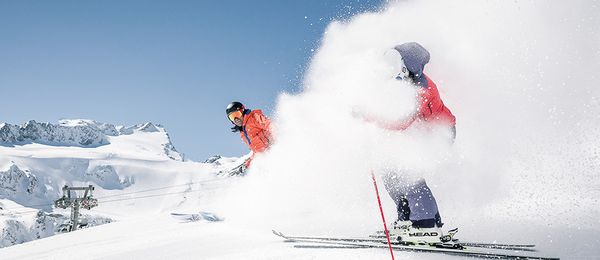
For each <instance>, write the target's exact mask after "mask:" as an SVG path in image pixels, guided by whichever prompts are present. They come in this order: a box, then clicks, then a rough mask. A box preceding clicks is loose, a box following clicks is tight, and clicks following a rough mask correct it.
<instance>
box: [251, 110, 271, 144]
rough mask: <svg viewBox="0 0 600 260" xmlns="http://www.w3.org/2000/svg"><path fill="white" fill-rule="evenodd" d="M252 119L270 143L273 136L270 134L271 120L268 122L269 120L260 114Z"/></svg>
mask: <svg viewBox="0 0 600 260" xmlns="http://www.w3.org/2000/svg"><path fill="white" fill-rule="evenodd" d="M254 119H255V120H256V122H257V126H258V128H260V129H261V130H262V131H263V134H264V135H265V137H266V138H267V139H268V142H269V143H270V142H271V141H272V140H273V136H272V134H271V120H269V118H267V117H266V116H265V115H263V114H262V113H256V114H255V115H254Z"/></svg>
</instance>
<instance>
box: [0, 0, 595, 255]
mask: <svg viewBox="0 0 600 260" xmlns="http://www.w3.org/2000/svg"><path fill="white" fill-rule="evenodd" d="M598 13H600V8H599V5H598V2H597V1H568V2H564V3H562V2H547V1H528V2H523V1H516V2H515V1H500V0H496V1H466V0H459V1H433V0H431V1H429V0H426V1H400V2H391V3H388V4H387V5H386V6H385V8H383V9H382V10H381V11H379V12H375V13H366V14H360V15H357V16H355V17H353V18H352V19H350V20H348V21H344V22H333V23H332V24H331V25H330V26H329V27H328V28H327V30H326V32H325V33H324V36H323V39H322V42H321V46H320V47H319V48H318V50H317V52H316V53H315V55H314V57H313V59H312V61H311V63H310V65H309V67H308V68H307V71H306V74H305V81H304V84H303V90H302V92H300V93H298V94H282V95H281V96H280V98H279V100H278V104H277V109H276V113H275V116H274V118H273V119H274V122H273V125H274V131H275V137H276V142H275V145H274V146H273V147H272V148H271V149H270V150H269V151H268V152H267V153H265V154H261V155H259V156H257V157H256V158H255V161H254V162H253V168H252V170H251V171H250V172H249V173H248V175H247V176H245V177H243V178H238V177H232V178H226V177H223V176H218V175H215V174H214V173H215V172H218V171H220V170H222V169H225V168H227V167H231V166H233V165H235V164H236V163H239V162H240V161H241V159H236V158H221V159H217V158H214V159H215V160H217V161H216V162H217V163H215V162H212V163H197V162H189V161H188V162H183V161H176V160H170V159H169V158H168V156H166V155H165V153H164V151H163V148H164V147H163V146H161V145H160V144H164V142H165V140H166V139H168V136H167V135H166V132H162V131H159V132H154V131H153V129H152V128H151V127H149V128H146V127H142V128H143V129H148V130H149V131H147V132H143V131H134V130H132V129H131V128H125V127H117V128H116V129H117V131H118V132H119V133H125V134H124V135H118V136H109V137H108V138H109V141H110V144H108V145H102V146H98V147H72V146H70V147H65V146H51V147H50V146H47V145H43V144H35V143H33V144H24V145H15V146H6V147H3V146H0V155H2V157H0V170H1V171H8V170H9V169H10V167H11V166H12V165H17V166H18V167H19V169H21V170H22V171H23V172H25V173H27V172H26V170H29V172H31V173H33V174H35V173H42V172H43V173H44V175H46V176H56V179H60V178H65V177H64V176H65V172H67V173H69V170H70V169H73V170H72V171H73V172H84V173H85V172H88V170H89V169H92V170H93V169H99V172H106V173H108V175H110V176H113V177H114V175H113V174H112V173H116V174H117V175H118V179H119V180H124V179H125V177H129V178H127V180H129V181H128V182H127V181H125V182H119V183H123V184H122V186H118V185H116V186H110V187H105V188H100V189H98V191H97V192H96V194H95V195H96V196H97V197H98V198H102V197H106V196H114V197H106V198H105V199H104V200H103V199H100V206H99V207H97V208H94V209H92V210H91V211H90V213H93V214H98V215H102V216H106V217H110V218H111V219H114V220H116V221H115V222H113V223H110V224H105V225H100V226H97V227H92V228H87V229H84V230H81V231H77V232H73V233H69V234H62V235H56V236H52V237H48V238H44V239H40V240H36V241H33V242H28V243H24V244H20V245H15V246H10V247H6V248H3V249H0V258H2V259H65V258H67V259H75V258H79V257H81V256H85V257H89V258H92V259H165V258H174V259H386V258H388V259H389V255H388V254H389V252H387V251H386V250H380V249H360V250H324V249H295V248H293V247H292V246H291V245H290V244H287V243H283V242H282V241H281V239H279V238H277V237H275V236H273V235H272V234H271V231H270V230H271V229H277V230H279V231H282V232H284V233H288V234H296V235H322V236H367V235H369V234H371V233H373V232H374V231H375V230H379V229H381V220H380V215H379V211H378V206H377V202H376V198H375V195H374V191H373V186H372V183H371V181H370V175H369V174H370V172H371V171H373V172H374V173H375V174H376V175H377V176H379V175H380V174H381V173H382V172H383V171H384V169H386V168H387V169H405V170H407V171H408V172H410V173H411V174H413V175H415V176H419V177H424V178H426V179H427V182H428V183H429V185H430V187H431V188H432V190H433V192H434V194H435V195H436V198H437V202H438V204H439V207H440V210H441V215H442V218H443V220H444V222H445V223H446V226H445V228H448V229H450V228H453V227H459V229H460V232H459V233H458V235H457V236H458V237H459V238H461V239H463V240H470V241H480V242H500V243H503V242H504V243H535V244H537V245H538V248H539V249H540V252H539V255H543V256H555V257H561V258H563V259H598V258H600V236H598V235H597V234H598V231H600V220H599V219H600V203H599V201H598V198H599V197H600V189H599V188H598V187H600V178H599V176H598V172H599V171H598V169H599V168H600V150H599V149H600V148H599V147H600V143H599V141H598V140H600V139H599V137H600V132H599V131H598V130H597V126H598V125H600V117H599V116H598V115H600V113H599V112H600V101H599V100H600V89H599V88H597V86H595V85H594V84H592V83H591V82H597V81H598V76H597V71H600V46H599V45H598V44H597V43H598V42H600V17H599V16H598V15H597V14H598ZM408 41H417V42H420V43H421V44H422V45H424V46H425V47H426V48H427V49H428V50H429V51H430V52H431V55H432V56H431V57H432V58H431V62H430V64H428V65H427V66H426V68H425V72H426V73H427V74H428V75H429V76H430V77H431V78H432V79H433V80H434V81H435V82H436V83H437V85H438V87H439V88H440V91H441V95H442V98H443V99H444V102H445V103H446V105H447V106H448V107H449V108H450V109H451V110H452V112H453V113H454V114H455V115H456V116H457V121H458V123H457V134H458V136H457V139H456V142H455V144H454V145H453V146H452V147H448V146H447V144H445V143H443V142H442V141H440V140H443V134H444V133H443V132H437V131H432V132H429V133H426V134H423V133H422V132H420V131H407V132H404V133H397V132H389V131H385V130H382V129H379V128H378V127H376V126H374V125H372V124H370V123H368V122H365V121H363V120H360V119H359V118H357V117H356V115H357V114H367V115H369V116H373V117H377V118H379V119H381V120H397V119H399V118H401V117H403V116H406V115H407V114H408V113H410V112H411V109H413V108H414V104H413V103H414V93H411V91H406V90H402V88H394V86H398V85H395V82H393V81H390V80H388V79H387V78H385V77H383V75H388V74H389V73H388V72H386V71H385V68H384V67H383V65H382V64H381V61H380V59H379V58H378V57H381V54H383V52H384V51H385V50H386V49H387V48H391V47H393V46H394V45H395V44H398V43H402V42H408ZM390 112H392V113H390ZM69 125H77V124H73V123H69ZM135 129H140V128H139V127H137V128H135ZM211 161H212V160H211ZM98 166H100V168H98ZM106 166H110V167H111V168H112V169H113V170H107V168H106ZM78 169H79V170H78ZM81 169H85V170H83V171H81ZM13 172H16V171H13ZM69 174H70V175H69V176H71V175H73V173H69ZM25 176H27V174H25ZM74 176H77V175H76V174H75V175H74ZM86 176H87V175H86ZM65 179H66V180H67V181H71V182H72V183H79V184H88V183H90V184H95V185H101V184H100V183H99V182H98V181H96V180H93V179H85V178H80V179H77V178H76V177H69V178H65ZM114 180H115V179H113V181H112V182H110V183H112V184H115V181H114ZM127 183H128V184H127ZM61 185H63V183H55V184H54V186H52V185H51V186H50V187H51V188H52V189H48V190H54V193H55V194H56V192H57V191H56V190H55V189H57V188H59V187H61ZM105 186H106V185H105ZM380 186H383V185H381V184H380ZM146 190H151V191H146ZM132 192H140V193H132ZM381 192H382V194H381V196H382V200H383V204H384V205H383V206H384V211H385V215H386V216H387V218H388V222H391V220H393V218H394V217H395V212H394V211H395V210H394V205H393V203H392V201H391V200H390V199H389V197H388V196H387V194H385V192H384V191H383V189H381ZM36 194H37V193H36ZM120 194H122V195H120ZM152 195H157V196H155V197H143V196H152ZM159 195H160V196H159ZM33 197H35V196H33ZM9 199H10V198H9ZM118 199H123V200H120V201H112V200H118ZM125 199H127V200H125ZM0 203H2V207H3V208H7V209H8V208H12V207H15V205H14V202H13V201H12V200H10V201H5V200H2V201H0ZM11 210H12V211H15V209H11ZM201 210H202V211H209V212H213V213H216V214H217V215H219V216H221V217H223V218H225V220H224V221H222V222H214V223H213V222H202V221H200V222H192V223H178V222H177V221H175V220H173V219H172V218H170V217H169V213H171V212H181V213H193V212H197V211H201ZM4 211H6V210H3V211H2V212H4ZM84 212H85V211H84ZM33 214H35V213H33ZM395 254H396V258H397V259H417V258H418V259H451V258H455V259H459V258H460V257H455V256H452V257H451V256H447V255H434V254H424V253H406V252H395Z"/></svg>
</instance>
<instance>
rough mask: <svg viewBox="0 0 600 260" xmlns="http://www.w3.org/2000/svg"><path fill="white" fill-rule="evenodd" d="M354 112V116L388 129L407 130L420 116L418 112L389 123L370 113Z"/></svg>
mask: <svg viewBox="0 0 600 260" xmlns="http://www.w3.org/2000/svg"><path fill="white" fill-rule="evenodd" d="M352 114H353V115H354V117H359V118H361V119H362V120H363V121H365V122H368V123H373V124H375V125H377V126H378V127H381V128H383V129H386V130H391V131H402V130H406V129H407V128H408V127H409V126H410V125H411V124H412V123H413V122H414V121H415V120H416V119H417V118H418V113H413V114H412V115H411V116H410V117H408V118H406V119H405V120H403V121H400V122H394V123H388V122H382V121H380V120H377V119H375V118H373V117H372V116H369V115H363V114H362V113H359V112H357V111H353V112H352Z"/></svg>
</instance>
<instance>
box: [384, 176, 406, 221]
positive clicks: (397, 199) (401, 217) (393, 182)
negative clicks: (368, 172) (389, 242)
mask: <svg viewBox="0 0 600 260" xmlns="http://www.w3.org/2000/svg"><path fill="white" fill-rule="evenodd" d="M401 179H402V178H401V177H400V175H398V174H397V173H396V172H388V173H386V174H384V175H383V185H384V187H385V190H386V191H387V192H388V194H389V195H390V197H391V198H392V200H393V201H394V203H396V210H397V212H398V221H406V220H409V216H410V208H409V207H408V201H407V200H406V189H405V188H404V187H403V186H402V185H403V184H404V183H403V181H402V180H401Z"/></svg>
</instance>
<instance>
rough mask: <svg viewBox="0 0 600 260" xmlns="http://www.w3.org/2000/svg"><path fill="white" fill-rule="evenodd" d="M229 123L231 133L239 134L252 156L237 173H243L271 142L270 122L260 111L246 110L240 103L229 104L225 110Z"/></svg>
mask: <svg viewBox="0 0 600 260" xmlns="http://www.w3.org/2000/svg"><path fill="white" fill-rule="evenodd" d="M225 112H226V113H227V117H228V118H229V121H231V123H232V124H234V126H233V127H232V128H231V130H232V131H233V132H240V137H241V138H242V141H243V142H244V143H246V145H248V148H250V150H251V151H252V155H251V156H250V158H249V159H248V160H246V162H245V163H244V165H242V167H241V168H240V171H239V173H242V174H243V173H244V171H245V170H246V168H249V167H250V164H251V162H252V159H254V155H256V154H257V153H262V152H264V151H266V150H267V149H268V148H269V146H270V145H271V143H272V142H273V136H272V135H271V129H270V127H271V121H270V120H269V119H268V118H267V117H266V116H265V115H263V113H262V111H261V110H250V109H246V108H245V107H244V105H243V104H242V103H240V102H237V101H236V102H231V103H230V104H229V105H228V106H227V109H226V110H225Z"/></svg>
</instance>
